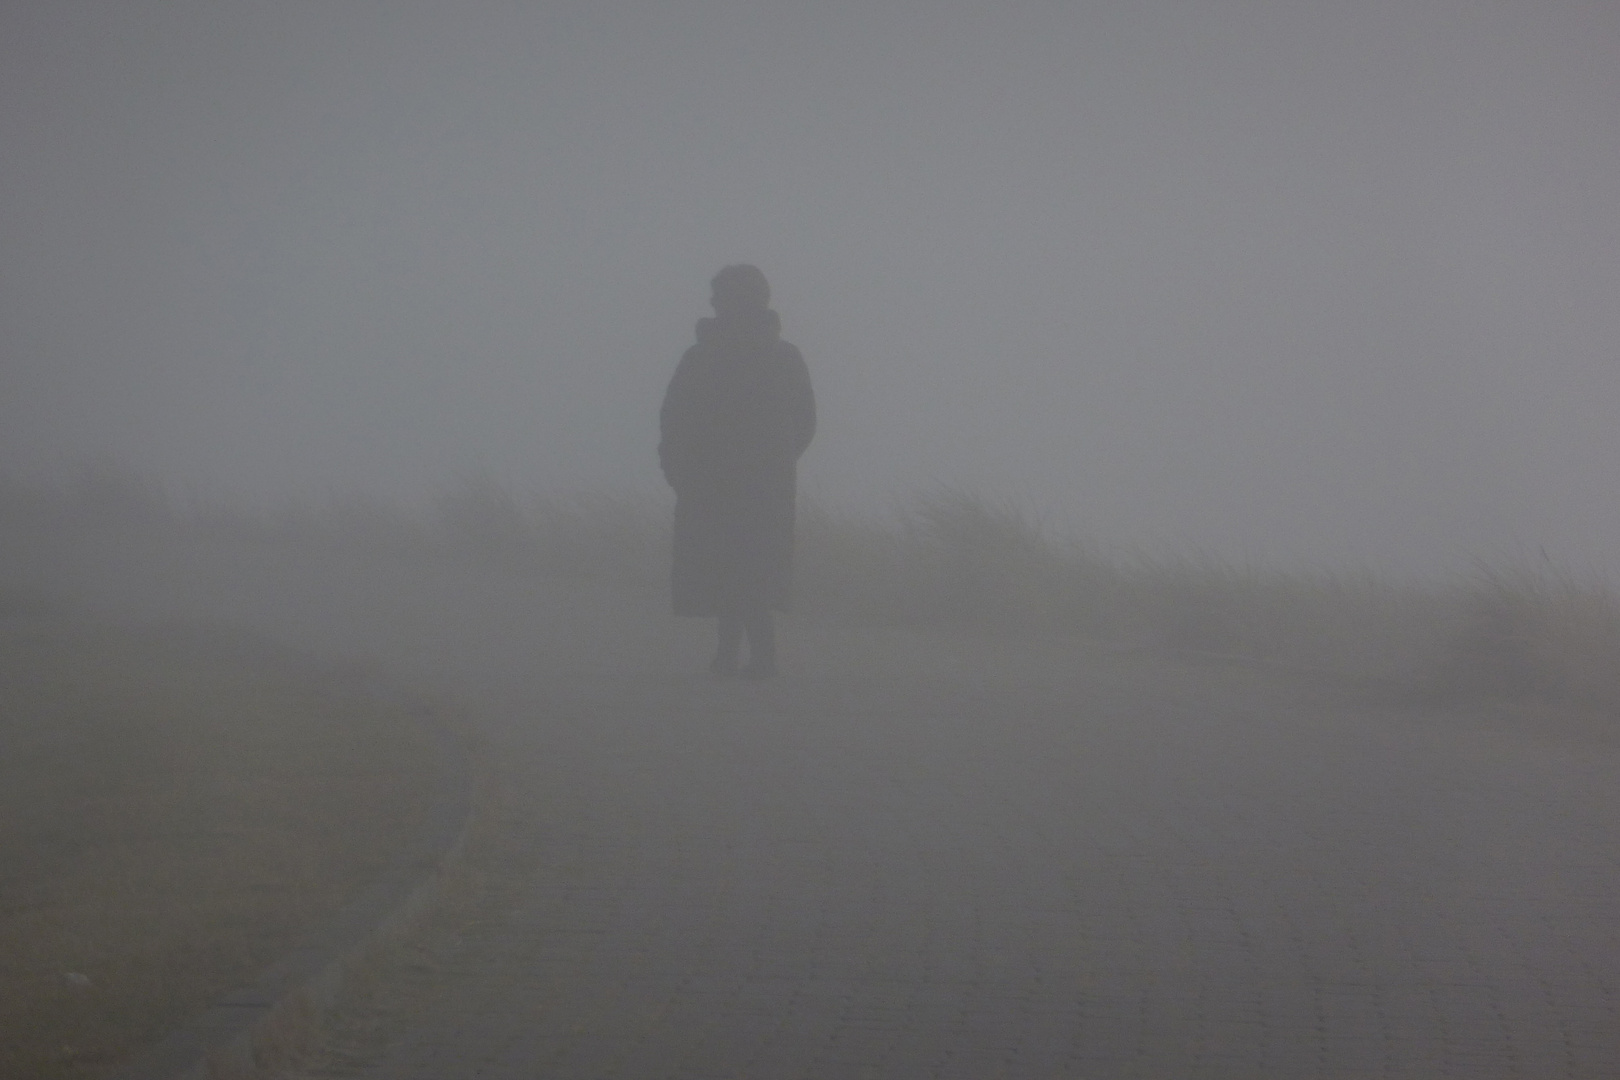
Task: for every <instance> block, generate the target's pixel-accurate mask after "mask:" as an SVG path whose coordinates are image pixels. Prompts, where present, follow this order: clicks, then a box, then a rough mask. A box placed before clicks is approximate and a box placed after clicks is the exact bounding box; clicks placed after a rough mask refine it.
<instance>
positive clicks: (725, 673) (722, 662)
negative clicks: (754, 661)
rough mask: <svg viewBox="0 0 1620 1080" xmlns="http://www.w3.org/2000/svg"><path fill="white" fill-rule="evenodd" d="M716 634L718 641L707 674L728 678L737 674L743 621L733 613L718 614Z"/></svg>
mask: <svg viewBox="0 0 1620 1080" xmlns="http://www.w3.org/2000/svg"><path fill="white" fill-rule="evenodd" d="M717 636H718V638H719V642H718V644H717V646H716V648H715V651H714V660H713V661H712V662H711V663H710V664H709V674H711V675H713V676H715V677H716V678H720V679H729V678H731V677H732V676H733V675H736V674H737V654H738V653H739V652H741V651H742V637H743V621H742V620H741V619H739V618H738V617H737V616H735V615H722V616H720V627H719V632H718V635H717Z"/></svg>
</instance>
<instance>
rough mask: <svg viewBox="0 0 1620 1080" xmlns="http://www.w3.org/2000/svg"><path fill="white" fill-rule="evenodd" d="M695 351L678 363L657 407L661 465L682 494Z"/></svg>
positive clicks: (674, 486)
mask: <svg viewBox="0 0 1620 1080" xmlns="http://www.w3.org/2000/svg"><path fill="white" fill-rule="evenodd" d="M691 357H692V354H691V353H690V352H688V353H687V354H686V355H685V356H683V357H681V362H680V363H679V364H678V365H676V368H675V375H674V377H673V378H671V379H670V380H669V387H668V388H667V389H666V390H665V391H664V404H663V406H662V407H661V408H660V409H659V410H658V434H659V438H658V467H659V468H660V469H662V470H663V473H664V480H665V482H667V483H668V484H669V486H670V487H671V488H673V489H675V493H676V494H677V495H678V494H680V491H681V487H682V485H683V483H684V481H685V479H686V474H687V457H688V455H687V453H686V439H687V434H688V428H689V423H688V419H687V418H688V415H689V412H690V410H689V407H688V402H689V399H690V396H691V387H690V383H691V381H692V370H691V369H692V362H691Z"/></svg>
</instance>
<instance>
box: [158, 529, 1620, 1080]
mask: <svg viewBox="0 0 1620 1080" xmlns="http://www.w3.org/2000/svg"><path fill="white" fill-rule="evenodd" d="M222 565H223V564H222ZM206 569H207V568H206V566H203V567H202V568H201V569H199V566H198V561H197V560H191V561H190V562H189V563H188V566H187V571H186V572H187V573H188V574H194V575H195V574H199V573H202V574H204V575H205V576H206V573H205V572H206ZM226 569H228V567H227V568H226ZM221 573H222V575H223V576H221V577H220V578H219V579H217V580H215V581H214V582H213V584H212V585H202V586H198V587H197V591H196V593H195V595H196V596H197V597H207V598H208V603H212V604H215V605H218V604H220V603H221V602H222V601H221V597H225V596H227V594H230V590H231V589H233V588H234V589H238V590H241V589H246V588H248V586H245V585H242V584H240V575H239V574H234V572H232V573H224V571H223V570H222V571H221ZM278 573H280V574H282V575H283V577H282V578H281V579H279V585H277V586H276V589H272V590H271V591H274V592H276V595H277V596H278V597H279V598H280V599H279V600H278V603H280V604H281V607H279V608H276V609H275V610H274V612H273V617H272V615H265V614H262V613H261V616H262V618H263V619H264V624H265V625H267V626H270V627H271V628H272V629H276V630H278V632H283V633H288V632H291V629H292V628H296V627H300V626H301V627H303V628H304V629H303V631H302V633H303V634H304V637H305V640H309V641H314V642H316V643H318V644H322V645H323V646H329V647H339V646H342V647H349V648H356V647H362V646H363V647H364V648H366V649H370V650H371V651H373V652H374V653H375V654H376V655H378V656H380V657H382V658H383V659H384V660H385V662H388V663H391V664H395V665H397V666H399V667H401V668H406V669H411V670H415V671H417V672H420V673H422V674H423V675H424V677H431V678H433V679H436V680H439V681H441V682H443V683H444V684H446V685H450V684H453V685H456V686H458V687H459V688H460V690H461V691H462V692H464V693H466V694H468V695H469V697H470V699H471V700H473V701H474V702H475V706H476V708H477V709H478V710H479V711H480V714H481V716H482V718H483V719H482V723H483V725H484V731H485V733H486V738H487V740H488V748H489V750H490V757H491V760H492V761H494V762H496V763H497V768H498V780H499V783H498V791H499V794H500V802H499V806H498V808H497V810H496V812H495V814H494V816H493V817H492V819H491V821H492V822H493V825H492V827H491V828H490V829H489V830H487V832H486V834H485V835H484V836H483V837H482V839H481V840H480V842H479V846H478V847H477V848H476V849H475V850H474V852H473V853H472V855H471V856H470V860H471V861H470V869H471V870H472V872H473V873H474V875H475V877H476V880H477V881H478V882H480V883H481V888H480V889H478V890H474V891H473V892H472V893H470V894H469V896H468V897H467V898H465V899H464V901H462V902H459V904H460V906H459V907H455V908H453V909H452V910H451V911H450V912H447V914H446V915H445V917H443V918H441V919H440V920H439V922H438V924H437V925H436V927H435V928H434V929H433V931H432V932H431V933H430V934H429V935H428V937H427V938H426V939H425V940H424V943H423V944H422V945H421V947H420V948H419V949H417V950H414V951H411V952H408V953H404V954H402V955H401V956H398V957H395V958H394V959H393V960H392V961H391V962H390V964H389V965H385V967H384V968H383V976H384V978H383V979H382V980H381V982H380V984H379V985H378V986H377V987H375V988H374V989H373V990H372V991H371V992H369V993H366V994H361V995H359V996H358V997H356V998H355V999H354V1000H353V1001H352V1002H351V1003H350V1005H349V1007H348V1009H347V1011H346V1013H345V1015H344V1016H343V1018H342V1020H341V1022H340V1023H339V1024H338V1026H337V1029H336V1031H335V1033H334V1036H333V1039H332V1041H331V1045H330V1046H329V1047H328V1049H327V1051H326V1052H325V1054H324V1055H323V1056H322V1057H321V1058H320V1059H319V1060H317V1061H315V1062H314V1063H312V1064H311V1065H310V1066H309V1068H308V1073H307V1075H309V1076H319V1077H345V1078H348V1077H378V1078H381V1077H387V1078H391V1080H396V1078H397V1080H409V1078H424V1080H426V1078H433V1080H451V1078H457V1077H487V1078H505V1077H513V1078H516V1077H524V1078H531V1077H547V1078H574V1077H579V1078H600V1080H609V1078H615V1077H625V1078H665V1077H668V1078H674V1077H690V1078H694V1080H696V1078H722V1077H748V1078H771V1077H782V1078H789V1077H827V1078H847V1077H867V1076H870V1077H893V1078H911V1077H941V1078H944V1077H962V1078H974V1080H978V1078H990V1077H1028V1078H1048V1077H1178V1078H1179V1077H1243V1078H1251V1077H1288V1078H1296V1077H1298V1078H1304V1077H1334V1078H1338V1077H1346V1078H1348V1077H1358V1078H1359V1077H1425V1078H1427V1077H1436V1076H1456V1077H1469V1078H1476V1077H1480V1078H1483V1077H1526V1078H1552V1077H1615V1076H1620V917H1617V916H1620V900H1617V898H1620V805H1617V800H1616V793H1617V792H1620V759H1617V758H1616V757H1615V756H1614V755H1613V754H1612V753H1610V752H1607V751H1602V750H1599V749H1594V748H1593V747H1592V746H1590V745H1588V744H1585V743H1582V742H1579V741H1569V740H1561V739H1540V738H1534V737H1521V736H1518V735H1515V734H1512V733H1509V732H1504V731H1501V730H1490V729H1487V728H1485V727H1481V726H1479V725H1474V724H1465V723H1463V722H1461V721H1456V720H1442V719H1436V718H1428V719H1425V718H1421V717H1413V716H1402V715H1399V714H1395V713H1390V714H1383V713H1380V712H1377V711H1375V710H1370V709H1368V708H1358V707H1355V706H1353V705H1351V704H1349V703H1347V702H1343V701H1336V700H1335V699H1334V698H1333V697H1332V696H1331V695H1328V694H1326V693H1315V694H1313V693H1309V692H1306V691H1303V690H1300V689H1297V688H1293V689H1291V688H1288V687H1286V686H1282V685H1278V684H1276V683H1274V682H1270V681H1268V680H1266V679H1264V678H1262V677H1260V676H1257V675H1253V674H1245V673H1243V672H1239V671H1231V670H1221V669H1214V668H1199V667H1196V666H1189V665H1177V664H1172V663H1166V662H1163V661H1155V660H1151V659H1148V658H1134V659H1133V658H1128V657H1117V656H1116V657H1108V656H1105V655H1096V654H1087V653H1086V652H1085V651H1084V650H1082V649H1080V648H1079V647H1078V646H1075V645H1073V644H1072V643H1071V644H1064V643H1053V642H1048V643H1042V644H1034V643H1030V644H1026V645H1023V646H1014V645H1009V644H1004V645H1000V646H994V645H989V644H983V643H980V644H974V643H972V642H965V641H961V640H952V639H949V638H946V637H936V638H933V639H927V638H922V637H915V636H908V635H904V634H880V633H875V632H873V633H866V634H861V635H854V636H851V637H849V638H847V639H845V640H843V641H840V640H838V639H836V637H833V636H830V635H820V634H817V633H814V632H812V631H810V630H806V629H803V628H800V629H799V630H798V631H797V632H796V633H790V635H789V636H788V640H787V642H786V647H787V648H788V650H789V655H790V656H791V657H793V658H794V661H795V662H794V665H793V666H794V671H793V673H791V674H790V675H789V676H788V677H787V678H785V679H783V680H782V681H781V682H779V683H776V684H772V685H765V686H756V685H747V684H738V683H715V682H712V681H709V680H707V679H702V678H697V677H694V676H691V675H689V674H686V672H687V671H688V670H689V669H690V668H692V667H695V666H697V664H698V662H699V661H700V659H701V655H700V652H701V648H702V645H701V642H699V641H698V640H697V639H695V638H694V637H692V636H690V635H686V634H684V633H683V632H682V631H679V630H672V629H669V628H668V627H667V625H666V624H665V623H663V622H661V621H660V620H659V619H658V618H657V616H656V614H654V617H653V618H651V619H648V618H647V617H646V616H647V614H648V613H647V612H646V611H644V610H643V609H642V608H641V607H639V606H638V604H637V602H635V601H631V600H624V601H616V602H607V601H604V600H603V598H602V597H600V596H595V595H592V594H591V593H590V592H589V590H582V589H573V590H570V589H562V588H553V589H550V590H549V591H548V590H545V589H540V588H538V587H533V588H524V589H519V588H515V587H514V586H513V585H512V584H511V583H510V582H505V583H502V582H499V581H495V580H493V579H491V580H485V579H482V578H478V577H477V576H476V575H458V574H457V573H455V572H451V571H448V570H446V571H444V572H442V573H441V574H440V575H439V576H438V577H436V578H424V577H422V576H420V575H418V576H417V577H415V578H413V579H412V580H413V582H414V584H413V585H412V586H411V587H410V588H408V589H407V588H403V587H399V586H398V585H397V584H396V585H393V586H389V587H383V586H381V585H380V584H377V583H375V582H372V583H369V584H368V580H369V579H367V577H366V576H365V575H364V574H359V573H347V572H345V573H341V574H339V575H338V576H337V577H336V578H334V579H333V582H339V581H340V582H341V583H342V587H341V588H337V587H335V586H334V585H333V582H328V583H327V585H326V587H311V586H310V584H309V582H308V581H307V578H308V577H309V575H308V574H307V573H302V572H300V573H294V572H293V571H291V570H288V569H286V568H283V569H281V570H276V569H275V568H274V567H271V568H269V569H263V571H262V573H261V574H260V579H259V580H269V579H274V578H275V575H276V574H278ZM159 577H161V575H159ZM227 579H228V580H229V581H230V582H234V583H236V584H230V585H228V586H227V585H226V584H223V583H224V582H225V581H227ZM147 580H148V581H150V580H151V576H150V575H149V576H148V579H147ZM148 587H151V588H154V589H155V588H158V587H157V586H153V585H149V586H148ZM300 589H303V590H305V592H304V593H303V594H300V593H299V590H300ZM277 590H279V591H277ZM160 591H162V592H163V595H164V596H166V597H169V598H171V602H174V603H179V601H174V600H173V599H172V598H173V597H176V596H181V595H183V594H184V592H185V590H184V589H181V588H179V587H177V586H175V585H174V584H173V583H172V582H170V583H168V584H166V585H164V586H163V587H162V590H160ZM298 595H303V596H304V598H303V599H298V598H297V596H298ZM289 597H291V599H289ZM131 602H133V601H131ZM240 602H241V604H242V606H241V607H240V609H239V612H238V613H239V615H240V616H241V617H243V618H246V613H247V612H248V611H249V610H250V609H252V606H251V605H250V604H248V603H247V598H246V597H245V596H242V597H240ZM196 603H198V604H200V603H202V601H201V600H200V599H199V600H197V601H196ZM322 605H328V607H326V608H323V607H322ZM333 605H335V606H333ZM368 605H369V606H368ZM261 616H256V617H261ZM346 620H347V621H346Z"/></svg>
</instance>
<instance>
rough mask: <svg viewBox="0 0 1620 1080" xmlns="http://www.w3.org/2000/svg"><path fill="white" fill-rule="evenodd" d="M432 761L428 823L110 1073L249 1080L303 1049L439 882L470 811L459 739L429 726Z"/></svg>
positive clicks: (155, 1079) (169, 1079)
mask: <svg viewBox="0 0 1620 1080" xmlns="http://www.w3.org/2000/svg"><path fill="white" fill-rule="evenodd" d="M435 733H436V736H437V739H438V744H439V746H438V750H439V758H440V761H441V762H443V763H444V765H443V767H441V769H440V770H439V775H438V777H437V780H436V782H435V786H434V791H433V806H432V809H431V811H430V813H429V817H428V826H427V828H426V829H425V830H424V831H423V834H422V835H421V836H420V837H419V838H418V840H417V842H416V843H415V844H414V845H413V846H412V847H411V848H409V849H407V851H406V852H405V853H404V854H403V855H402V856H401V857H400V858H399V859H398V860H396V862H395V863H394V865H393V866H392V867H390V868H389V869H388V870H387V871H386V872H385V873H383V875H382V876H381V877H380V878H378V879H377V880H375V881H373V882H372V883H371V884H370V885H368V886H367V887H365V888H364V889H363V890H362V891H361V892H360V893H359V895H357V896H356V897H355V898H354V899H353V900H351V901H349V903H348V904H346V905H345V906H344V907H343V908H342V909H341V910H340V911H339V912H338V913H337V915H336V916H335V917H333V918H332V919H331V920H330V921H329V922H328V923H327V924H326V925H325V926H323V927H321V928H320V929H319V930H318V931H317V932H316V933H315V934H314V935H312V936H311V937H310V938H308V939H306V940H305V941H304V942H303V943H302V944H301V945H299V946H298V947H297V948H295V949H294V950H293V951H292V952H290V953H288V954H287V955H285V956H283V957H282V958H281V959H280V960H278V961H277V962H276V963H274V964H272V965H271V966H270V967H269V968H267V969H265V970H264V971H263V972H261V973H260V975H259V977H258V979H257V980H256V981H255V982H254V983H252V984H251V985H249V986H246V987H243V988H241V989H238V990H235V991H232V992H231V993H229V994H226V995H225V996H224V997H222V998H220V999H219V1000H218V1001H216V1002H215V1003H214V1004H213V1005H212V1006H210V1007H209V1008H207V1009H205V1010H204V1011H203V1012H201V1013H199V1014H197V1015H196V1016H193V1017H192V1018H191V1019H190V1020H188V1021H186V1022H185V1023H183V1024H181V1025H180V1026H179V1027H178V1028H176V1029H174V1030H173V1031H171V1032H170V1033H169V1034H168V1035H167V1036H165V1037H164V1038H163V1039H162V1041H160V1042H158V1043H157V1044H155V1045H153V1046H150V1047H148V1048H146V1049H145V1050H143V1051H141V1052H140V1053H138V1054H137V1055H136V1056H135V1058H134V1059H133V1060H131V1061H130V1062H129V1063H128V1064H126V1065H125V1066H124V1067H123V1068H122V1069H120V1070H118V1071H117V1072H115V1073H113V1074H112V1076H111V1077H110V1078H109V1080H256V1078H258V1077H261V1076H263V1075H265V1073H266V1071H267V1070H268V1069H269V1068H271V1067H273V1066H274V1065H276V1064H279V1063H282V1062H284V1061H285V1060H286V1059H287V1058H288V1057H289V1056H290V1055H291V1054H292V1053H294V1052H296V1051H297V1050H298V1049H299V1048H301V1047H303V1046H307V1045H308V1044H309V1043H310V1042H311V1041H312V1039H313V1037H314V1036H315V1035H316V1033H317V1032H318V1030H319V1027H320V1024H321V1021H322V1020H323V1019H324V1018H325V1016H326V1015H327V1014H328V1013H329V1012H330V1011H331V1009H332V1007H333V1005H334V1003H335V1002H336V1000H337V995H338V992H339V991H340V990H341V989H342V987H343V982H344V979H345V978H346V977H347V976H348V975H349V974H350V973H351V972H353V971H354V969H355V967H356V966H357V965H358V964H359V963H360V961H361V960H363V959H364V958H365V957H366V956H367V955H368V954H370V953H371V952H372V951H373V950H374V949H375V948H377V947H378V946H379V945H381V944H383V943H384V942H386V941H387V940H389V939H390V938H393V937H396V936H398V935H400V934H402V933H404V932H406V931H407V930H409V929H410V928H411V927H412V926H414V925H415V923H416V922H417V920H418V919H420V918H421V917H422V916H423V915H424V914H425V913H426V912H427V911H428V910H429V909H430V908H432V906H433V904H434V902H435V901H437V900H438V899H439V896H440V894H441V892H442V891H443V888H444V881H445V878H446V876H447V871H448V870H449V869H450V867H452V866H453V865H454V864H455V862H456V860H457V859H458V858H459V856H460V854H461V850H462V847H463V845H464V844H465V842H466V837H467V827H468V824H469V822H470V820H471V817H472V763H471V755H470V752H469V748H468V745H467V743H466V740H465V739H464V738H462V737H460V736H457V735H455V734H454V733H452V732H451V731H449V730H448V729H446V728H445V727H443V726H442V725H435Z"/></svg>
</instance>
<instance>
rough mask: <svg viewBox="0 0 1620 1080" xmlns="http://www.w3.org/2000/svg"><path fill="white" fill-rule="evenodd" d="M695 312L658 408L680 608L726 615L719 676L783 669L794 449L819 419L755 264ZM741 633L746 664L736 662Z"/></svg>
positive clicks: (804, 371) (728, 272)
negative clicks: (692, 334)
mask: <svg viewBox="0 0 1620 1080" xmlns="http://www.w3.org/2000/svg"><path fill="white" fill-rule="evenodd" d="M710 285H711V286H712V288H713V290H714V294H713V297H712V298H711V300H710V303H711V304H712V305H713V306H714V317H713V318H711V319H700V320H699V321H698V324H697V343H696V344H694V345H693V346H691V347H690V348H689V349H687V350H686V353H685V355H684V356H682V357H681V361H680V364H679V365H678V366H677V367H676V369H675V376H674V378H672V379H671V380H670V383H669V389H668V390H667V391H665V393H664V405H663V409H662V410H661V411H660V414H659V427H660V432H661V435H662V438H661V439H660V441H659V444H658V460H659V464H660V465H661V466H662V468H663V470H664V478H665V479H666V480H668V481H669V486H670V487H672V488H674V489H675V533H674V545H673V547H674V551H673V559H672V564H671V575H670V578H671V592H672V594H673V595H672V599H673V601H674V608H675V614H676V615H681V616H699V617H703V616H708V617H718V619H719V647H718V649H717V650H716V652H715V657H714V663H713V664H712V665H711V670H712V671H713V672H714V674H716V675H720V676H729V675H738V674H741V675H743V676H744V677H747V678H769V677H770V676H772V675H775V674H776V635H775V627H774V625H773V621H772V612H773V611H786V610H787V605H788V590H789V583H790V580H791V575H792V565H793V519H794V509H795V501H796V497H797V483H798V479H797V473H798V460H799V455H800V454H802V453H804V450H805V447H807V446H809V445H810V439H811V437H812V436H813V435H814V434H815V429H816V401H815V394H814V393H813V392H812V390H811V388H810V372H809V369H808V368H807V367H805V363H804V357H803V356H801V355H800V354H799V350H798V349H797V348H795V347H794V346H792V345H790V344H788V343H787V342H785V341H783V340H782V337H781V320H780V319H779V318H778V317H777V314H776V312H774V311H772V310H771V306H770V303H771V287H770V285H769V284H768V283H767V282H766V280H765V275H764V274H763V273H761V272H760V270H759V268H758V267H755V266H747V265H736V266H728V267H726V268H725V269H723V270H721V271H720V272H719V273H718V274H716V275H715V276H714V279H713V281H711V282H710ZM744 634H746V635H747V638H748V663H747V665H746V666H744V667H740V668H739V666H738V660H739V654H740V652H741V647H742V639H743V636H744Z"/></svg>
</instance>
